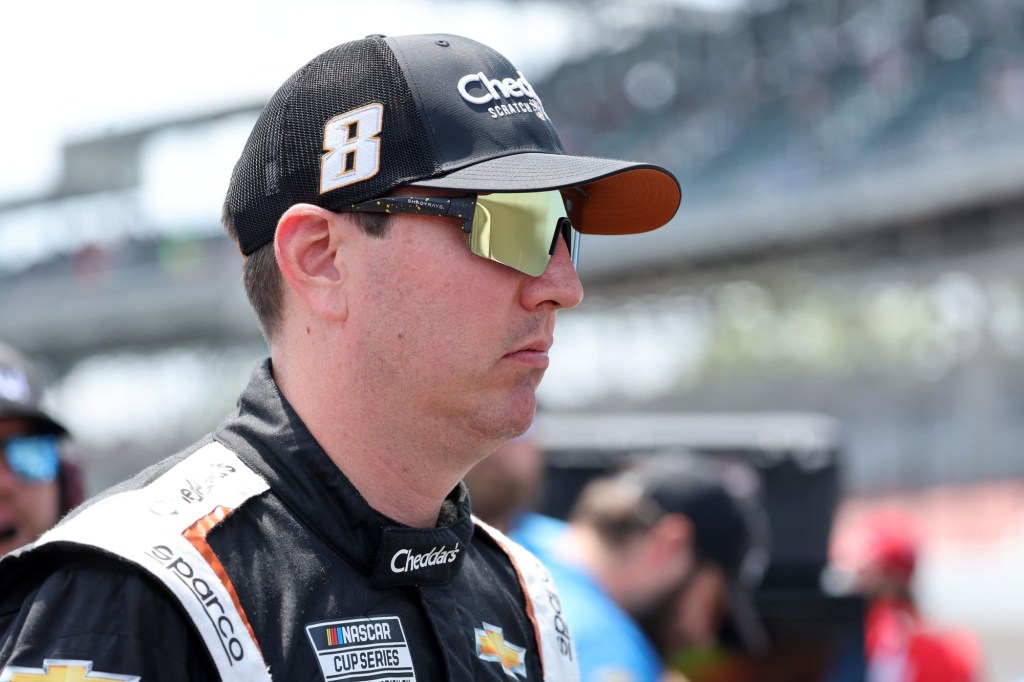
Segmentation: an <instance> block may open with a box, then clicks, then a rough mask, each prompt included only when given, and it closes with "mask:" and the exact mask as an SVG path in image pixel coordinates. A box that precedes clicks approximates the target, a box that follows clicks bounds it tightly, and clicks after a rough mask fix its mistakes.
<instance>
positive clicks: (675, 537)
mask: <svg viewBox="0 0 1024 682" xmlns="http://www.w3.org/2000/svg"><path fill="white" fill-rule="evenodd" d="M650 532H651V533H652V534H653V536H654V537H655V538H656V539H657V542H656V543H655V546H656V547H658V548H659V549H660V551H661V552H663V553H664V556H671V555H673V554H682V555H689V554H690V553H692V552H693V542H694V539H695V538H694V528H693V522H692V521H690V519H688V518H687V517H685V516H683V515H682V514H666V515H665V516H663V517H661V519H660V520H659V521H658V522H657V523H656V524H655V525H654V528H652V529H651V531H650Z"/></svg>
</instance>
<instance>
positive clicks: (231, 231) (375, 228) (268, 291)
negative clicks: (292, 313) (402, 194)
mask: <svg viewBox="0 0 1024 682" xmlns="http://www.w3.org/2000/svg"><path fill="white" fill-rule="evenodd" d="M351 215H352V219H353V220H354V221H355V222H356V224H357V225H359V227H360V228H362V230H363V232H365V233H366V234H367V235H369V236H371V237H378V238H383V237H386V236H387V233H388V224H389V223H388V218H389V217H390V216H389V215H387V214H385V213H353V214H351ZM221 222H222V223H223V224H224V231H225V232H227V234H228V236H229V237H231V239H232V241H234V242H235V243H236V244H237V243H238V230H236V229H235V225H234V222H233V221H232V219H231V213H230V211H228V209H227V204H225V206H224V212H223V214H222V216H221ZM283 282H284V280H283V278H282V277H281V269H280V268H279V267H278V265H277V255H276V254H275V253H274V242H273V241H270V242H267V243H266V244H264V245H263V246H261V247H259V248H258V249H256V250H255V251H253V252H252V253H251V254H250V255H249V256H248V257H247V258H246V259H245V261H244V262H243V264H242V284H243V286H244V287H245V295H246V296H247V297H248V298H249V304H250V305H251V306H252V309H253V311H254V312H255V313H256V319H257V321H258V322H259V324H260V329H261V330H262V331H263V336H264V337H265V338H266V339H267V341H270V339H271V338H273V336H274V335H275V334H276V333H277V332H278V331H279V328H280V326H281V315H282V312H281V307H282V305H283V302H284V298H283V290H284V289H283Z"/></svg>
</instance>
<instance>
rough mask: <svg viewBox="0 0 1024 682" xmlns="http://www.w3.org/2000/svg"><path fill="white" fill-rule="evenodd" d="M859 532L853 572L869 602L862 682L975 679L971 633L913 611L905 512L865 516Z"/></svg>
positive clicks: (976, 653)
mask: <svg viewBox="0 0 1024 682" xmlns="http://www.w3.org/2000/svg"><path fill="white" fill-rule="evenodd" d="M856 532H858V533H859V534H860V540H861V541H860V543H859V551H858V554H859V556H858V557H857V558H856V562H857V565H856V567H855V568H856V576H857V581H858V585H859V588H860V589H861V591H862V592H863V593H864V595H865V596H866V597H867V598H868V600H869V605H868V612H867V618H866V622H865V642H864V652H865V656H866V657H867V663H868V671H867V680H868V682H978V681H980V680H981V679H982V672H981V668H982V665H981V659H982V656H981V652H980V646H979V644H978V642H977V639H976V638H975V636H974V635H973V633H970V632H967V631H961V630H953V629H941V628H938V627H936V626H935V624H933V623H931V622H929V620H928V619H927V618H926V617H924V616H923V615H922V614H921V612H920V611H919V610H918V606H917V602H916V600H915V598H914V593H913V578H914V573H915V569H916V568H917V561H918V555H919V547H920V543H919V538H918V533H917V529H916V527H915V524H914V522H913V519H912V518H910V517H909V516H908V515H906V514H903V513H900V512H895V511H885V512H878V513H875V514H872V515H870V516H868V517H867V518H866V519H865V520H864V522H863V523H862V524H860V525H859V527H858V528H856Z"/></svg>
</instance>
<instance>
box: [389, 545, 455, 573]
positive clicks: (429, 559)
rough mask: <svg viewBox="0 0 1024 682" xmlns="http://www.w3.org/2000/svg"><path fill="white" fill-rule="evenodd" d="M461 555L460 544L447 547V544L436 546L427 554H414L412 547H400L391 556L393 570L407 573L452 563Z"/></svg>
mask: <svg viewBox="0 0 1024 682" xmlns="http://www.w3.org/2000/svg"><path fill="white" fill-rule="evenodd" d="M458 556H459V545H458V543H456V544H455V547H454V548H452V549H445V545H441V546H440V547H434V548H433V549H431V550H430V551H429V552H427V553H426V554H413V553H412V550H410V549H400V550H398V551H397V552H395V555H394V556H393V557H391V570H392V571H394V572H395V573H406V572H408V571H415V570H416V569H419V568H426V567H427V566H439V565H441V564H450V563H452V562H453V561H455V560H456V559H457V558H458Z"/></svg>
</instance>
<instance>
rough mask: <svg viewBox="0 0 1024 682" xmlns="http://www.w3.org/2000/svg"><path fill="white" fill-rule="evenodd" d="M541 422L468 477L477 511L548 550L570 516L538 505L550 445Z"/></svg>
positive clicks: (528, 544)
mask: <svg viewBox="0 0 1024 682" xmlns="http://www.w3.org/2000/svg"><path fill="white" fill-rule="evenodd" d="M538 428H539V427H538V425H537V422H534V423H533V424H532V425H531V426H530V428H529V429H527V430H526V432H525V433H523V434H522V435H521V436H517V437H516V438H513V439H512V440H510V441H508V442H506V443H502V444H501V445H499V446H498V448H497V449H496V450H495V451H494V452H492V453H491V454H490V455H488V456H487V457H485V458H484V459H482V460H481V461H480V462H478V463H477V464H476V465H475V466H474V467H473V468H472V469H470V470H469V472H468V473H467V474H466V477H465V478H464V479H463V480H464V481H465V483H466V487H467V488H468V489H469V494H470V499H471V500H472V503H473V514H475V515H476V516H477V517H479V518H480V519H481V520H482V521H484V522H485V523H488V524H490V525H492V526H494V527H495V528H497V529H498V530H500V531H501V532H503V533H505V534H506V535H508V536H509V537H510V538H512V539H513V540H515V541H516V542H518V543H519V544H520V545H522V546H523V547H525V548H526V549H528V550H530V551H531V552H533V553H534V554H537V553H541V552H543V551H546V549H547V548H548V547H549V546H550V544H551V541H552V539H554V538H557V537H558V536H559V535H560V534H561V533H563V532H564V530H565V522H564V521H562V520H560V519H556V518H553V517H551V516H547V515H545V514H541V513H540V512H538V511H537V508H538V505H539V504H540V502H541V497H542V494H543V490H544V467H545V462H544V450H543V447H542V444H541V442H540V436H539V433H538Z"/></svg>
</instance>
